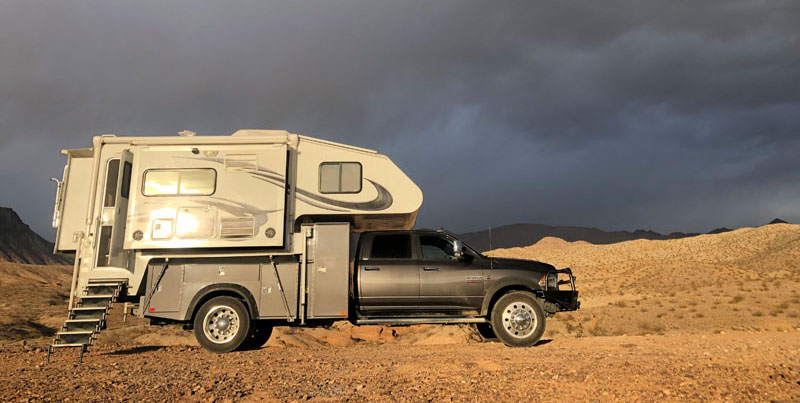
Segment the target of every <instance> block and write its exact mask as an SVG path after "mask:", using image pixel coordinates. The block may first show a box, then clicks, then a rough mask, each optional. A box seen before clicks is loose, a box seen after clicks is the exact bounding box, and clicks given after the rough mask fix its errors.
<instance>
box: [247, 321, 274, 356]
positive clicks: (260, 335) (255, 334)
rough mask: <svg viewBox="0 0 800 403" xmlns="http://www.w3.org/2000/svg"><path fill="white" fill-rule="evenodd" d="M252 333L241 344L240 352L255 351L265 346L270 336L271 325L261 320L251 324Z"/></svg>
mask: <svg viewBox="0 0 800 403" xmlns="http://www.w3.org/2000/svg"><path fill="white" fill-rule="evenodd" d="M252 327H253V331H252V333H251V334H250V337H248V338H247V340H245V341H244V343H242V346H241V347H240V348H239V349H240V350H256V349H259V348H261V346H263V345H264V344H267V341H268V340H269V337H270V336H272V324H270V323H269V322H267V321H263V320H256V321H253V322H252Z"/></svg>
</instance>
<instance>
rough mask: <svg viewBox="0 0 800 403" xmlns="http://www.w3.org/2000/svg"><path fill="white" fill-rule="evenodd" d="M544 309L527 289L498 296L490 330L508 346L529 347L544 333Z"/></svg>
mask: <svg viewBox="0 0 800 403" xmlns="http://www.w3.org/2000/svg"><path fill="white" fill-rule="evenodd" d="M544 319H545V316H544V310H543V309H542V306H541V304H540V303H539V302H538V301H537V300H536V297H535V296H534V295H533V294H531V293H530V292H527V291H512V292H509V293H508V294H506V295H503V296H502V297H500V299H499V300H497V303H495V304H494V308H493V309H492V317H491V320H492V330H493V331H494V334H495V335H497V338H499V339H500V340H501V341H502V342H503V343H504V344H505V345H507V346H509V347H530V346H533V345H535V344H536V343H537V342H538V341H539V340H540V339H541V338H542V335H543V334H544V326H545V323H544Z"/></svg>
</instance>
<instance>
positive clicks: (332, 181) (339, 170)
mask: <svg viewBox="0 0 800 403" xmlns="http://www.w3.org/2000/svg"><path fill="white" fill-rule="evenodd" d="M319 191H320V193H358V192H360V191H361V164H359V163H358V162H323V163H322V164H320V166H319Z"/></svg>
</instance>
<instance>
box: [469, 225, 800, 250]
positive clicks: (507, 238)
mask: <svg viewBox="0 0 800 403" xmlns="http://www.w3.org/2000/svg"><path fill="white" fill-rule="evenodd" d="M770 224H787V222H786V221H783V220H781V219H779V218H776V219H774V220H772V222H770ZM729 231H732V230H731V229H730V228H725V227H721V228H717V229H714V230H711V231H709V232H708V234H721V233H725V232H729ZM698 235H702V234H701V233H696V232H672V233H669V234H661V233H658V232H655V231H652V230H644V229H637V230H635V231H604V230H602V229H599V228H589V227H570V226H556V225H544V224H511V225H504V226H501V227H497V228H492V245H491V248H490V247H489V230H483V231H476V232H468V233H464V234H460V235H458V237H459V239H461V240H462V241H464V242H466V243H467V244H468V245H469V246H472V247H473V248H475V249H477V250H479V251H486V250H489V249H497V248H513V247H518V246H528V245H533V244H535V243H536V242H539V240H541V239H543V238H547V237H554V238H560V239H563V240H565V241H569V242H575V241H586V242H589V243H592V244H595V245H607V244H612V243H617V242H625V241H633V240H636V239H650V240H668V239H681V238H688V237H694V236H698Z"/></svg>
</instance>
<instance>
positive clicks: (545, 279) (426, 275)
mask: <svg viewBox="0 0 800 403" xmlns="http://www.w3.org/2000/svg"><path fill="white" fill-rule="evenodd" d="M353 272H354V279H353V287H354V291H355V303H356V308H357V309H356V314H357V316H358V317H357V319H356V322H357V323H384V324H391V323H398V324H407V323H477V324H478V327H479V329H481V332H482V333H483V334H485V335H491V334H494V335H496V336H497V337H499V338H500V339H501V340H503V341H504V342H506V344H509V345H532V344H535V342H536V341H538V340H539V338H540V337H541V333H543V331H544V320H545V317H548V316H553V315H555V313H557V312H560V311H570V310H576V309H578V307H579V303H578V292H577V291H576V290H575V277H574V276H573V275H572V271H571V270H570V269H563V270H557V269H556V268H555V267H554V266H552V265H550V264H547V263H542V262H538V261H532V260H520V259H503V258H494V257H489V256H486V255H483V254H481V253H479V252H477V251H476V250H475V249H473V248H471V247H469V246H468V245H465V244H464V243H462V242H461V241H460V240H458V239H457V238H456V237H455V236H453V235H452V234H450V233H448V232H446V231H432V230H412V231H379V232H367V233H364V234H362V235H361V237H360V239H359V242H358V246H357V248H356V256H355V258H354V270H353ZM501 300H502V301H501ZM515 306H516V308H515ZM506 308H509V309H506Z"/></svg>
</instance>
